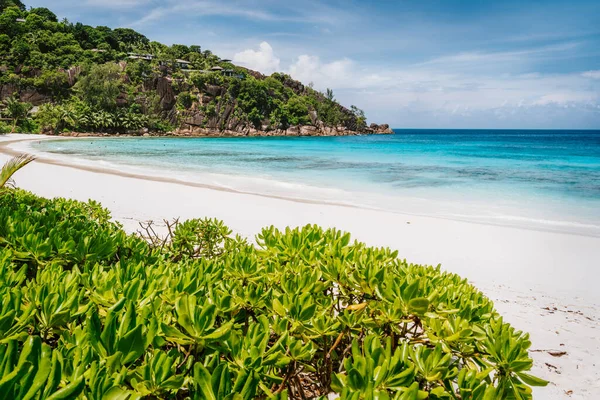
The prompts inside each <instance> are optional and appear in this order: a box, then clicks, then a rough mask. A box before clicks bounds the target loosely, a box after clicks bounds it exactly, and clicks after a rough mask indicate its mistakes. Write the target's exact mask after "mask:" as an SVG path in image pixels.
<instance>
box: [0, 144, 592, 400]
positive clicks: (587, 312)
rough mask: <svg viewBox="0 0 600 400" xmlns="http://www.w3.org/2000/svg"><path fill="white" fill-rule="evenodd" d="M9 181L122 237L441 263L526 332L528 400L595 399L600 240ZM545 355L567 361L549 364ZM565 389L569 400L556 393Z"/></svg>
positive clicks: (132, 189)
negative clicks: (380, 250)
mask: <svg viewBox="0 0 600 400" xmlns="http://www.w3.org/2000/svg"><path fill="white" fill-rule="evenodd" d="M42 138H44V137H41V136H34V137H32V136H30V135H27V137H23V136H18V135H11V136H6V137H2V136H0V153H2V154H0V163H4V162H5V161H6V159H8V156H7V155H6V154H15V153H20V152H21V151H17V150H15V149H13V148H12V147H14V146H15V145H16V143H18V142H22V141H23V140H25V141H27V140H40V139H42ZM50 138H52V139H57V137H54V136H52V137H50ZM17 141H18V142H17ZM15 180H16V182H17V185H18V186H19V187H22V188H24V189H27V190H31V191H33V192H35V193H36V194H39V195H42V196H47V197H55V196H62V197H70V198H75V199H78V200H84V201H85V200H87V199H88V198H92V199H94V200H97V201H100V202H101V203H102V204H103V205H104V206H105V207H107V208H109V209H110V210H111V212H112V213H113V216H114V217H115V219H116V220H118V221H120V222H122V223H123V224H124V227H125V229H126V230H127V231H130V232H133V231H135V230H136V229H137V228H138V226H137V225H138V222H139V221H144V220H149V219H153V220H155V221H160V220H162V219H163V218H166V219H172V218H176V217H181V218H184V219H185V218H192V217H204V216H209V217H217V218H220V219H223V220H224V221H225V223H226V224H227V225H229V226H230V227H231V228H232V229H233V231H234V232H236V233H239V234H241V235H242V236H247V237H253V235H255V234H257V233H258V232H259V230H260V228H261V227H263V226H267V225H271V224H274V225H276V226H277V227H280V228H281V227H285V226H288V225H289V226H297V225H304V224H307V223H317V224H320V225H323V226H336V227H337V228H339V229H342V230H346V231H349V232H351V233H352V235H353V238H355V239H358V240H361V241H364V242H366V243H368V244H370V245H377V246H389V247H392V248H394V249H397V250H399V251H400V256H401V257H403V258H404V257H405V258H407V259H408V260H409V261H411V262H415V263H421V264H433V265H436V264H437V263H442V267H443V268H444V269H446V270H449V271H451V272H455V273H458V274H459V275H461V276H462V277H464V278H467V279H469V280H470V281H471V282H472V283H473V284H475V285H476V286H477V287H479V288H480V289H481V290H482V291H483V292H484V293H485V294H486V295H488V296H489V297H490V298H492V299H493V300H495V304H496V307H497V309H498V311H499V312H500V313H501V314H502V315H504V316H505V317H506V320H507V321H509V322H511V323H512V324H513V325H514V326H515V327H516V328H518V329H523V330H525V331H528V332H530V333H531V338H532V343H533V345H532V350H534V352H533V353H532V356H533V358H534V360H535V365H534V369H533V371H532V372H533V373H534V374H536V375H539V376H541V377H543V378H544V379H548V380H550V381H551V382H553V384H551V385H549V386H548V387H547V388H536V389H534V394H535V395H536V398H543V399H561V398H579V399H584V398H595V397H598V396H600V386H599V383H598V382H600V371H599V368H598V367H596V365H595V363H596V362H597V361H596V360H597V359H598V358H600V344H599V343H598V342H599V341H598V340H597V338H598V336H599V333H600V311H599V310H600V306H599V304H600V294H599V293H598V292H597V290H596V289H595V287H594V282H595V281H596V279H597V278H598V277H599V274H600V272H599V271H597V270H596V269H597V268H596V267H597V265H596V263H597V260H599V259H600V238H596V237H588V236H580V235H572V234H566V233H554V232H544V231H536V230H527V229H520V228H514V227H502V226H495V225H490V224H483V223H479V224H478V223H470V222H463V221H456V220H446V219H442V218H436V217H427V216H417V215H410V214H400V213H391V212H386V211H380V210H371V209H365V208H361V207H352V206H348V205H345V204H335V203H332V204H327V203H323V202H311V201H302V200H298V199H291V198H282V197H274V196H270V195H260V194H254V193H244V192H239V191H236V190H232V189H227V188H223V187H210V186H207V185H202V184H186V183H185V182H179V181H176V180H172V179H171V180H169V179H167V178H161V177H148V176H145V175H142V174H130V173H127V172H125V173H123V174H115V172H114V171H111V170H108V169H105V168H102V167H100V166H98V167H93V166H90V167H86V166H78V165H72V164H69V160H66V159H65V160H62V161H61V160H58V161H57V160H52V159H45V158H43V157H42V158H40V159H39V160H38V161H36V162H34V163H32V164H31V165H30V166H28V167H27V168H25V169H23V170H22V171H19V172H18V173H17V174H16V176H15ZM561 288H562V289H563V290H561ZM564 288H568V289H570V290H566V291H565V290H564ZM561 344H562V345H561ZM549 351H566V352H567V354H566V355H564V356H560V357H555V356H553V355H551V354H550V353H549ZM569 390H572V391H573V392H572V394H571V395H567V394H566V393H567V392H568V391H569Z"/></svg>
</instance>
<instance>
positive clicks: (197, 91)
mask: <svg viewBox="0 0 600 400" xmlns="http://www.w3.org/2000/svg"><path fill="white" fill-rule="evenodd" d="M0 10H1V11H2V13H1V15H0V32H2V33H0V100H2V116H3V117H4V118H3V119H2V120H3V121H0V131H13V130H19V131H25V132H44V133H55V134H60V133H69V132H89V133H129V134H152V133H173V134H179V135H215V136H219V135H228V136H230V135H231V136H264V135H349V134H356V133H392V131H391V129H389V127H388V126H387V125H381V126H379V125H376V124H371V125H370V126H367V123H366V118H365V115H364V113H363V112H362V111H361V110H360V109H358V108H357V107H355V106H352V107H350V108H346V107H344V106H342V105H341V104H339V103H338V102H337V101H336V100H335V98H334V95H333V92H332V91H331V90H329V89H328V90H327V92H326V93H325V94H323V93H321V92H318V91H316V90H314V89H313V88H311V87H309V86H305V85H303V84H302V83H300V82H298V81H295V80H293V79H292V78H291V77H290V76H288V75H285V74H281V73H274V74H272V75H271V76H264V75H262V74H260V73H259V72H256V71H252V70H248V69H245V68H242V67H239V66H236V65H234V64H232V63H231V61H230V60H224V59H221V58H219V57H217V56H216V55H214V54H212V52H211V51H210V50H203V49H202V48H201V47H200V46H198V45H193V46H185V45H179V44H174V45H172V46H166V45H164V44H161V43H158V42H155V41H150V40H149V39H148V38H147V37H145V36H144V35H142V34H140V33H138V32H136V31H134V30H132V29H129V28H117V29H110V28H108V27H105V26H98V27H92V26H88V25H83V24H81V23H71V22H69V21H67V20H62V21H59V20H58V17H57V16H56V15H55V14H54V13H53V12H52V11H50V10H49V9H47V8H32V9H29V10H26V8H25V6H24V5H23V4H22V3H21V2H20V1H18V0H1V2H0Z"/></svg>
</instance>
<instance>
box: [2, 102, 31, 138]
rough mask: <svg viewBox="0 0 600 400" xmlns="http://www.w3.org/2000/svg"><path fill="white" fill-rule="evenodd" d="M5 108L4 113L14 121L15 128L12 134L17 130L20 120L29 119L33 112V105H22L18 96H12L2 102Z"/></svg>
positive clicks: (13, 127)
mask: <svg viewBox="0 0 600 400" xmlns="http://www.w3.org/2000/svg"><path fill="white" fill-rule="evenodd" d="M2 106H3V107H4V111H3V113H4V114H6V115H7V116H8V117H9V118H10V119H12V120H13V126H12V129H11V131H10V133H13V132H14V131H15V129H16V128H17V124H18V123H19V120H21V119H25V118H27V115H28V114H29V111H30V110H31V104H29V103H22V102H21V101H19V98H18V97H17V96H16V95H12V96H10V97H8V98H7V99H5V100H4V101H3V102H2Z"/></svg>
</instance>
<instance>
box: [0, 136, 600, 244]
mask: <svg viewBox="0 0 600 400" xmlns="http://www.w3.org/2000/svg"><path fill="white" fill-rule="evenodd" d="M90 138H92V139H94V140H102V139H106V140H111V141H113V140H114V139H117V140H142V141H144V140H152V139H157V138H140V137H133V136H131V137H129V136H126V137H117V138H115V137H99V136H93V137H88V136H83V137H57V136H46V135H41V136H38V137H37V138H36V139H41V140H49V141H52V142H57V141H61V140H69V141H72V140H76V141H77V140H82V141H85V140H86V139H90ZM169 139H171V138H169ZM193 139H198V138H193ZM213 139H214V138H213ZM39 141H40V140H32V138H31V135H21V136H19V137H17V138H16V139H13V140H5V141H0V148H3V149H4V150H3V151H4V153H6V154H11V155H17V154H21V153H29V154H34V155H35V156H36V157H37V161H38V162H40V163H45V164H49V165H60V166H64V167H69V168H78V169H82V170H86V171H90V172H96V173H106V174H114V175H118V176H121V177H127V178H136V179H144V180H149V181H156V182H163V183H175V184H180V185H185V186H190V187H196V188H201V189H210V190H217V191H224V192H228V193H238V194H245V195H252V196H258V197H264V198H271V199H279V200H285V201H291V202H298V203H305V204H316V205H326V206H339V207H348V208H356V209H366V210H373V211H380V212H388V213H393V214H398V215H404V216H408V217H413V216H417V217H428V218H436V219H444V220H451V221H461V222H469V223H474V224H483V225H493V226H500V227H514V228H520V229H527V230H537V231H542V232H556V233H568V234H574V235H581V236H590V237H600V227H599V226H598V224H597V223H589V222H588V221H587V220H581V219H580V220H573V219H570V218H569V217H567V218H565V216H563V215H560V214H553V215H533V214H530V213H531V212H532V211H534V212H535V211H536V210H533V209H531V207H530V208H528V209H527V211H524V210H514V209H513V210H511V209H506V210H503V211H501V212H500V213H498V211H497V210H496V211H495V212H494V213H486V211H485V210H486V208H487V209H489V204H487V203H485V204H483V205H482V203H481V201H479V202H476V203H472V202H470V203H464V202H463V201H462V200H458V201H457V200H456V199H454V200H452V199H449V198H447V197H443V201H442V200H440V199H438V198H437V196H439V195H437V196H436V195H433V197H432V194H431V193H429V194H421V195H418V196H415V195H410V196H407V195H398V194H396V193H378V194H376V195H375V196H374V194H375V193H373V192H365V191H364V190H363V191H362V192H356V191H354V190H353V189H344V188H338V187H335V186H332V187H324V186H323V185H314V184H312V183H306V182H302V183H301V182H294V181H287V180H284V179H278V178H273V177H258V176H255V175H252V174H243V175H238V174H230V173H222V172H219V173H213V172H197V171H196V172H189V171H188V172H187V173H183V175H182V173H181V172H182V171H181V170H177V169H173V168H169V169H161V168H159V167H154V166H152V165H145V164H136V163H133V164H132V163H121V162H119V163H115V162H106V161H105V160H90V159H87V158H85V156H84V155H79V156H77V157H73V156H72V155H69V154H60V153H55V152H49V151H45V150H40V149H37V148H34V147H33V146H32V145H33V142H39ZM200 177H201V179H199V178H200ZM366 193H368V197H367V196H365V194H366ZM442 196H443V195H442ZM396 204H400V206H396ZM467 209H468V210H469V211H468V212H466V213H465V212H464V211H465V210H467ZM475 210H478V211H477V212H476V211H475ZM482 211H483V212H482Z"/></svg>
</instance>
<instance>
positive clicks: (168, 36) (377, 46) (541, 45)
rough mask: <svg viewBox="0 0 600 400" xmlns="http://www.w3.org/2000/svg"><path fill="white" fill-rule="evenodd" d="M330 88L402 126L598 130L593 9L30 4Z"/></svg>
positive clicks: (97, 0) (332, 0)
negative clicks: (210, 52) (209, 52)
mask: <svg viewBox="0 0 600 400" xmlns="http://www.w3.org/2000/svg"><path fill="white" fill-rule="evenodd" d="M25 3H26V4H27V5H28V6H33V7H48V8H50V9H51V10H52V11H54V12H55V13H56V14H57V15H58V16H59V17H60V18H63V17H66V18H68V19H69V20H70V21H73V22H83V23H85V24H88V25H94V26H95V25H106V26H110V27H112V28H117V27H130V28H134V29H136V30H137V31H139V32H141V33H143V34H145V35H146V36H147V37H148V38H149V39H150V40H156V41H159V42H162V43H166V44H173V43H179V44H186V45H191V44H197V45H200V46H201V47H202V49H203V50H207V49H208V50H211V51H212V52H213V53H215V54H217V55H218V56H220V57H221V58H230V59H233V60H234V63H235V64H238V65H242V66H246V67H249V68H252V69H256V70H258V71H260V72H262V73H264V74H270V73H272V72H275V71H279V72H285V73H288V74H290V75H291V76H292V77H294V78H295V79H298V80H300V81H302V82H303V83H305V84H308V83H311V82H312V83H313V84H314V87H315V88H316V89H319V90H322V91H324V90H325V89H326V88H331V89H333V91H334V94H335V96H336V98H337V99H338V100H339V101H340V102H341V103H342V104H344V105H346V106H348V107H349V106H350V105H356V106H358V107H359V108H362V109H363V110H365V112H366V114H367V117H368V119H369V122H376V123H388V124H390V125H391V126H392V127H394V128H457V129H460V128H506V129H518V128H527V129H536V128H539V129H551V128H556V129H600V1H598V0H570V1H563V0H545V1H531V0H519V1H512V0H503V1H498V0H494V1H484V0H479V1H477V0H473V1H466V0H455V1H444V0H440V1H428V0H422V1H413V0H411V1H402V0H400V1H393V0H381V1H357V0H327V1H314V0H296V1H293V0H284V1H281V0H280V1H275V0H246V1H239V0H77V1H74V0H52V1H50V0H29V1H27V0H25Z"/></svg>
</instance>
